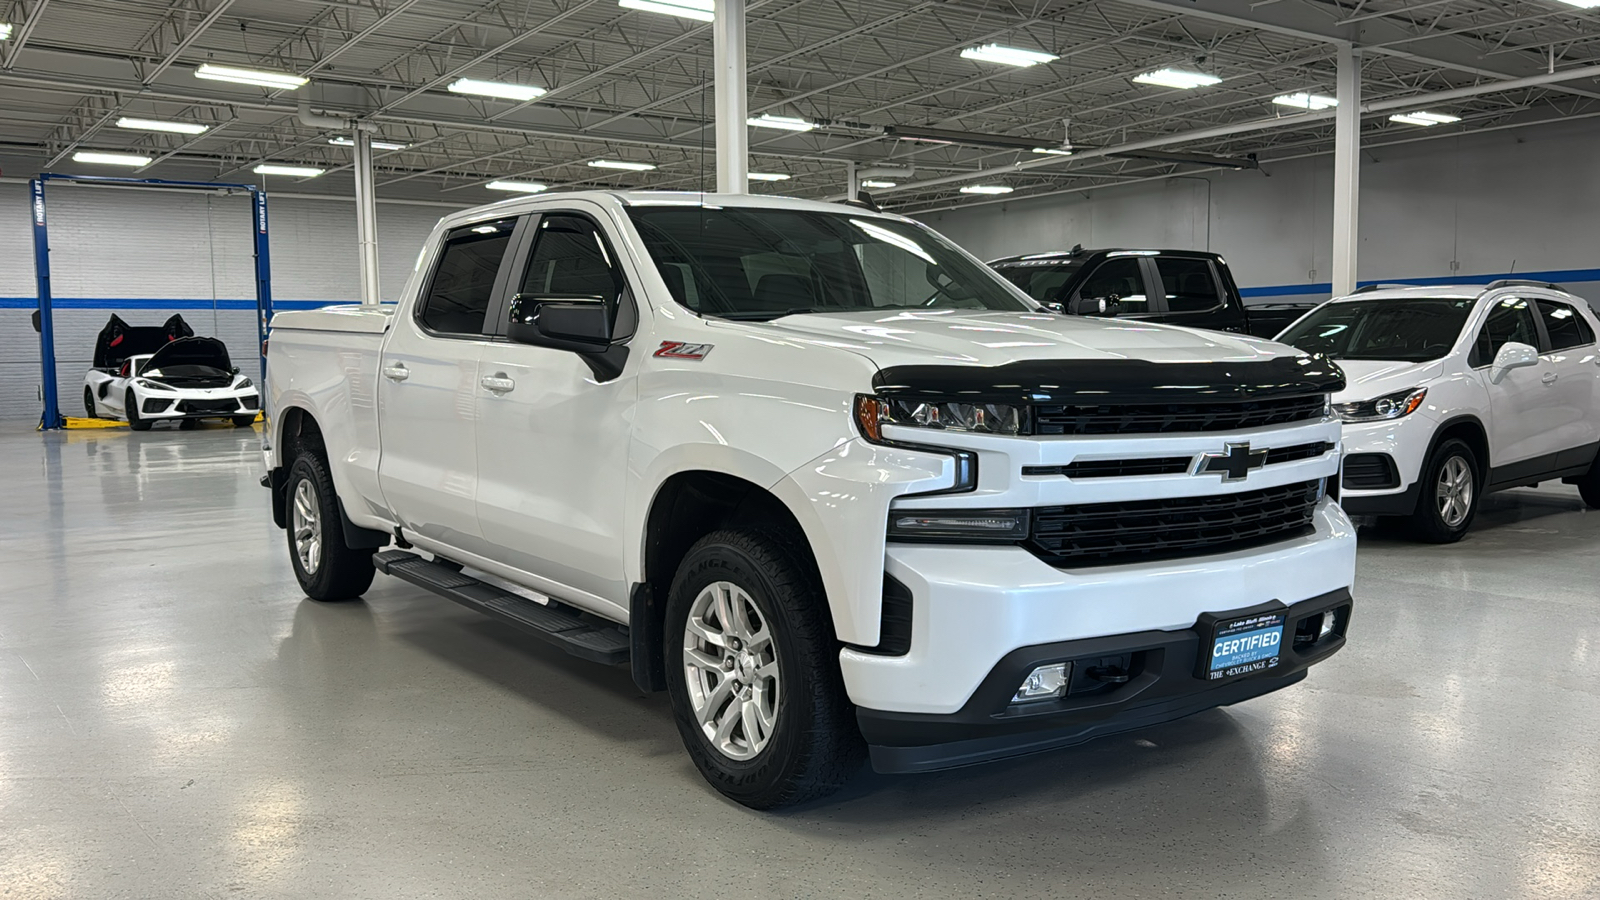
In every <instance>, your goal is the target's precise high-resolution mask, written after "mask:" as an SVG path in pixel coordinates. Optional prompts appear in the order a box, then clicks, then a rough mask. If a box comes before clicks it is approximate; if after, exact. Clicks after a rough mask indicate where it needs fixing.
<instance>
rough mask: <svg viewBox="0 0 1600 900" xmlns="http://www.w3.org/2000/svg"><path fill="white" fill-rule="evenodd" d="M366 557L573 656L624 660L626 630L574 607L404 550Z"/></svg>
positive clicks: (403, 578)
mask: <svg viewBox="0 0 1600 900" xmlns="http://www.w3.org/2000/svg"><path fill="white" fill-rule="evenodd" d="M372 562H373V565H375V566H376V567H377V569H378V571H379V572H382V573H383V574H385V575H393V576H394V577H396V578H398V579H400V580H401V581H409V582H411V583H412V584H414V585H416V586H417V587H420V588H425V589H427V590H430V591H432V592H434V593H435V594H438V595H439V596H441V597H446V598H448V599H451V600H454V601H455V602H457V603H459V604H461V605H462V606H466V607H469V608H471V609H475V610H477V611H478V612H481V613H484V614H486V615H490V616H493V617H495V618H496V619H499V620H501V621H502V622H507V623H509V624H512V625H515V626H517V627H518V628H521V629H522V630H523V631H527V632H530V633H532V634H534V635H537V636H539V637H542V638H544V639H545V640H547V641H549V642H550V643H552V644H555V645H556V646H557V647H560V648H561V649H563V650H565V651H567V652H568V653H570V654H572V655H573V656H576V657H578V658H579V659H586V660H588V661H590V662H597V663H600V664H602V665H608V666H615V665H621V664H622V663H625V662H627V661H628V635H627V634H626V633H624V632H623V631H621V630H620V629H618V628H606V627H597V626H595V625H592V624H590V623H589V622H588V621H586V620H585V619H584V618H583V617H582V616H580V615H579V614H578V613H576V612H568V611H567V610H566V609H564V608H559V607H555V606H545V605H544V604H542V603H537V602H535V601H533V600H529V599H528V598H526V597H519V596H517V595H516V594H513V593H511V592H509V591H505V590H501V589H500V588H497V587H495V586H494V585H492V584H488V583H486V582H483V581H479V580H478V579H476V578H473V577H472V576H470V575H463V574H461V573H460V572H457V571H456V570H454V569H452V568H450V567H448V566H442V565H439V564H438V563H433V562H429V561H428V560H425V559H423V558H422V557H420V556H418V555H416V554H415V553H407V552H405V551H404V550H385V551H383V552H382V553H377V554H374V555H373V557H372Z"/></svg>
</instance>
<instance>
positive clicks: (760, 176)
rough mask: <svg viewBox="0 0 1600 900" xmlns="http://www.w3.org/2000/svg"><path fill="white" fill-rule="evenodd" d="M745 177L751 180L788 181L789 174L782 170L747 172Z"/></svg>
mask: <svg viewBox="0 0 1600 900" xmlns="http://www.w3.org/2000/svg"><path fill="white" fill-rule="evenodd" d="M745 177H746V178H748V179H750V180H751V181H788V180H789V176H787V175H784V174H782V173H780V172H746V173H745Z"/></svg>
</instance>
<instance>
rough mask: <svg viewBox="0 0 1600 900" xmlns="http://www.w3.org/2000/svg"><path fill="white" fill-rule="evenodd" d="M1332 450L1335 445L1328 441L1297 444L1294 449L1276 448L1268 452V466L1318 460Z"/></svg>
mask: <svg viewBox="0 0 1600 900" xmlns="http://www.w3.org/2000/svg"><path fill="white" fill-rule="evenodd" d="M1332 449H1333V445H1332V444H1330V443H1328V442H1327V441H1316V442H1314V443H1310V444H1296V445H1294V446H1293V447H1274V448H1272V449H1271V450H1268V451H1267V465H1269V466H1275V465H1277V464H1278V463H1286V462H1299V461H1300V460H1302V459H1316V458H1317V457H1319V456H1321V455H1322V454H1324V453H1327V452H1328V451H1329V450H1332Z"/></svg>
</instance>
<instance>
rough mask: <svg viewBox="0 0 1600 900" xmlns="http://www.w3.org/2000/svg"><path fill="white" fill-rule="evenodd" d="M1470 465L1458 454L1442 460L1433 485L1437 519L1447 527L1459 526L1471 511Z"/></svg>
mask: <svg viewBox="0 0 1600 900" xmlns="http://www.w3.org/2000/svg"><path fill="white" fill-rule="evenodd" d="M1472 491H1473V485H1472V466H1470V465H1468V464H1467V461H1466V460H1464V459H1462V458H1461V457H1459V456H1452V457H1450V458H1449V459H1447V460H1445V461H1444V465H1443V466H1442V467H1441V468H1440V469H1439V481H1438V483H1437V484H1435V485H1434V499H1435V501H1436V502H1437V503H1438V508H1439V519H1440V520H1441V521H1442V522H1444V524H1445V526H1446V527H1447V528H1459V527H1461V523H1462V522H1465V521H1466V520H1467V516H1468V514H1470V513H1471V512H1472Z"/></svg>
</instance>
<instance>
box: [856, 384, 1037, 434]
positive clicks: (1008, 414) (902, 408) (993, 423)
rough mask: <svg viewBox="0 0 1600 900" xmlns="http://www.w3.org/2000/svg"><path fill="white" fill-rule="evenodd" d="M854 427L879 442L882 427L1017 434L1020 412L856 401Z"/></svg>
mask: <svg viewBox="0 0 1600 900" xmlns="http://www.w3.org/2000/svg"><path fill="white" fill-rule="evenodd" d="M856 424H857V425H859V426H860V428H861V433H862V434H863V435H865V436H866V438H867V439H868V440H872V441H880V440H882V439H883V426H885V425H901V426H905V427H909V428H931V429H937V430H939V431H964V432H968V433H972V434H1020V433H1021V432H1022V410H1021V409H1020V408H1018V407H1015V406H1011V405H1009V404H1006V403H965V402H961V401H935V400H905V399H900V398H896V397H873V396H869V395H866V394H863V395H861V396H860V397H857V398H856Z"/></svg>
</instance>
